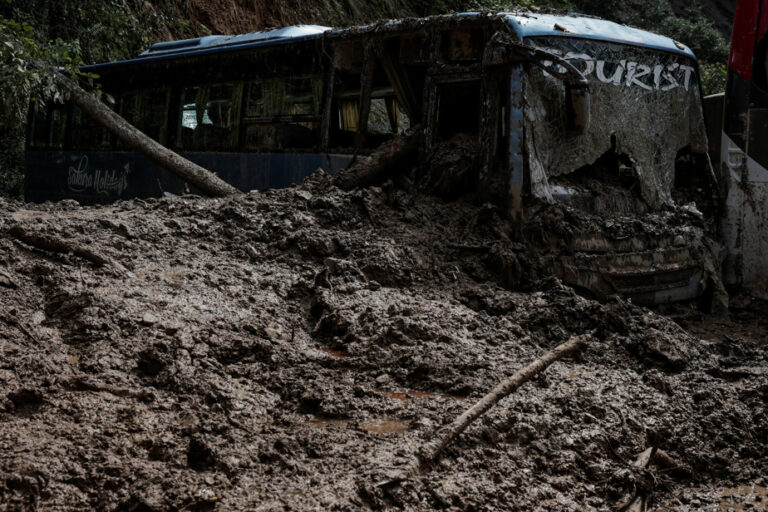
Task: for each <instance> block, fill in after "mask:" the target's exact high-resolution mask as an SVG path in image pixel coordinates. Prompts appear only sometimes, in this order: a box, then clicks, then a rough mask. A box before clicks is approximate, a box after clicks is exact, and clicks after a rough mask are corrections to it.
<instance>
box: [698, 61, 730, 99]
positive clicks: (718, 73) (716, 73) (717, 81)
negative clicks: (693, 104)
mask: <svg viewBox="0 0 768 512" xmlns="http://www.w3.org/2000/svg"><path fill="white" fill-rule="evenodd" d="M699 74H700V75H701V88H702V89H703V90H704V94H705V95H709V94H717V93H720V92H725V82H726V79H727V78H728V66H726V65H725V64H721V63H719V62H709V63H707V62H702V63H700V64H699Z"/></svg>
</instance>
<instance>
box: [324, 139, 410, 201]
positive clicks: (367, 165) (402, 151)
mask: <svg viewBox="0 0 768 512" xmlns="http://www.w3.org/2000/svg"><path fill="white" fill-rule="evenodd" d="M420 132H421V129H420V128H419V127H418V126H416V127H414V129H413V132H412V133H411V134H410V135H398V136H397V137H395V138H394V139H392V140H390V141H387V142H385V143H384V144H382V145H381V146H379V148H378V149H377V150H376V151H375V152H374V153H373V154H372V155H371V156H370V157H368V158H361V159H360V160H358V161H357V163H355V164H354V165H352V166H351V167H349V168H347V169H344V170H343V171H339V172H338V173H337V174H336V177H335V178H334V182H335V184H336V186H337V187H339V188H340V189H342V190H353V189H356V188H361V187H369V186H371V185H376V184H378V183H382V182H384V181H385V180H386V179H387V178H389V177H390V176H392V175H393V174H396V173H398V172H405V171H409V170H410V167H408V165H409V164H410V163H411V162H412V161H414V160H415V158H416V155H417V154H418V151H419V134H420Z"/></svg>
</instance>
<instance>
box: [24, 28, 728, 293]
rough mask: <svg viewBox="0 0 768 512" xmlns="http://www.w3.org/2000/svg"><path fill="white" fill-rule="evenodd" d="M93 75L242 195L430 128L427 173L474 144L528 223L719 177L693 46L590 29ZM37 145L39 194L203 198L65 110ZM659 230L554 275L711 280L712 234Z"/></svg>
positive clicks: (611, 208)
mask: <svg viewBox="0 0 768 512" xmlns="http://www.w3.org/2000/svg"><path fill="white" fill-rule="evenodd" d="M85 70H86V71H88V72H90V73H95V74H98V75H99V77H100V79H99V83H100V85H101V87H102V89H103V90H104V91H105V92H106V93H108V94H109V98H112V99H113V105H112V106H113V108H114V109H115V110H116V111H117V112H119V113H120V114H121V115H122V116H123V117H124V118H126V119H127V120H128V121H130V122H131V123H132V124H134V125H135V126H137V127H138V128H139V129H141V130H142V131H143V132H145V133H146V134H148V135H149V136H151V137H152V138H154V139H155V140H157V141H159V142H160V143H162V144H164V145H166V146H167V147H169V148H172V149H174V150H175V151H177V152H179V153H180V154H182V155H183V156H185V157H186V158H188V159H190V160H192V161H194V162H196V163H198V164H200V165H202V166H203V167H206V168H207V169H210V170H212V171H214V172H216V173H217V174H218V175H219V176H221V177H222V178H223V179H225V180H226V181H228V182H230V183H232V184H233V185H235V186H236V187H238V188H240V189H241V190H252V189H265V188H275V187H286V186H289V185H291V184H293V183H300V182H301V181H302V180H303V179H304V178H305V177H307V176H308V175H310V174H311V173H313V172H314V171H315V170H316V169H318V168H323V169H326V170H328V171H331V172H332V171H336V170H339V169H343V168H345V167H346V166H348V165H349V163H350V162H351V161H352V160H353V159H354V158H356V157H359V156H364V155H366V154H370V153H371V152H372V151H373V150H375V149H376V148H377V147H379V146H380V145H381V144H382V143H384V142H386V141H387V140H389V139H391V138H393V137H395V136H397V135H398V134H402V133H406V132H407V131H408V130H409V129H410V128H411V127H412V126H416V125H419V126H420V127H422V129H421V130H420V132H419V133H420V140H419V154H420V155H421V160H422V161H423V160H424V158H426V155H429V154H430V152H431V151H433V150H434V148H436V147H438V146H439V144H441V143H444V142H445V141H449V140H451V139H452V138H453V137H455V136H457V135H458V134H463V135H465V136H468V137H470V138H472V139H473V140H475V141H476V143H477V147H478V155H479V157H478V161H479V165H478V169H477V172H476V176H474V178H473V186H474V187H475V188H476V190H477V191H478V196H479V197H480V198H481V199H482V200H492V201H495V202H496V203H497V204H502V205H503V206H504V208H505V210H506V212H507V213H508V214H509V216H510V217H511V218H512V219H515V220H516V221H517V222H518V223H519V224H522V223H524V221H525V220H526V215H527V213H528V212H531V211H535V207H534V206H535V205H538V204H547V203H555V202H560V203H567V204H568V205H571V206H573V207H574V208H577V209H580V210H582V211H585V212H593V213H594V212H597V213H599V214H600V215H602V216H603V217H602V218H604V219H608V220H606V223H610V218H611V216H622V215H623V216H625V217H626V216H632V215H636V214H638V215H641V214H645V213H647V212H649V211H664V210H665V209H670V208H677V207H679V206H675V205H679V204H680V203H686V202H688V200H689V198H690V197H691V196H692V194H693V192H691V191H695V190H702V189H703V188H706V187H707V186H709V185H711V180H712V179H713V178H714V177H713V174H712V170H711V166H710V165H709V163H708V159H707V153H706V152H707V138H706V131H705V126H704V119H703V114H702V103H701V92H700V87H699V79H698V72H697V64H696V60H695V57H694V55H693V53H692V52H691V50H690V49H689V48H688V47H686V46H685V45H683V44H681V43H679V42H676V41H673V40H671V39H668V38H666V37H662V36H658V35H655V34H651V33H648V32H644V31H640V30H636V29H633V28H629V27H625V26H622V25H618V24H615V23H613V22H609V21H604V20H600V19H596V18H592V17H587V16H579V15H568V16H560V15H553V14H535V13H464V14H457V15H447V16H437V17H431V18H425V19H409V20H402V21H389V22H381V23H377V24H375V25H370V26H364V27H356V28H349V29H341V30H334V29H330V28H327V27H320V26H294V27H286V28H281V29H275V30H270V31H266V32H259V33H252V34H245V35H239V36H208V37H203V38H198V39H192V40H185V41H175V42H166V43H159V44H155V45H154V46H152V47H151V48H150V49H149V50H147V51H146V52H144V53H143V54H141V55H140V56H139V57H138V58H136V59H133V60H129V61H123V62H114V63H107V64H102V65H96V66H89V67H87V68H86V69H85ZM27 145H28V148H27V176H26V199H27V200H28V201H34V202H39V201H45V200H59V199H65V198H73V199H76V200H78V201H80V202H83V203H107V202H113V201H115V200H119V199H122V198H130V197H148V196H149V197H151V196H161V195H162V194H163V193H172V194H183V193H185V192H188V191H190V190H189V189H188V188H187V186H186V185H185V184H184V183H183V182H181V181H180V180H179V179H177V178H176V177H174V176H173V175H171V174H169V173H167V172H165V171H163V170H162V169H159V168H157V167H156V166H155V165H153V164H152V163H151V162H149V161H148V160H147V159H145V158H144V157H142V156H141V155H139V154H138V153H135V152H132V151H128V150H126V148H125V147H123V146H122V145H121V143H120V142H119V141H118V140H116V139H115V138H114V137H113V136H112V135H110V134H109V133H108V132H106V131H105V130H104V129H103V128H101V127H100V126H98V125H96V124H95V123H94V122H93V121H92V120H90V119H89V118H87V117H86V116H84V115H83V114H82V112H80V111H79V110H78V109H77V108H75V107H73V106H71V105H50V106H49V107H48V108H45V109H40V110H39V111H35V110H34V109H33V111H32V112H31V114H30V123H29V136H28V144H27ZM596 183H597V185H596ZM702 183H704V185H702ZM596 186H604V187H608V188H607V189H606V190H608V191H609V192H608V193H605V194H600V193H599V191H596V189H595V187H596ZM702 187H703V188H702ZM191 192H194V190H191ZM691 204H693V203H691ZM700 208H701V207H699V209H700ZM699 209H697V207H696V206H690V205H689V210H690V211H691V212H693V213H692V214H691V216H692V217H695V216H697V215H698V216H701V212H700V211H699ZM604 231H610V227H606V228H605V229H604ZM614 231H616V230H614ZM652 231H653V229H649V230H646V231H645V232H643V233H638V232H632V233H618V234H617V233H613V234H612V235H610V236H608V235H605V234H604V233H602V234H600V233H584V234H583V236H582V235H580V234H576V236H574V237H573V239H572V240H571V241H570V242H569V244H568V247H563V248H562V250H563V258H560V259H558V263H557V264H556V265H555V267H556V272H557V273H558V274H559V275H560V276H561V277H562V279H564V280H565V281H566V282H568V283H569V284H572V285H573V286H576V287H579V288H581V289H583V290H587V291H590V292H591V293H593V294H595V295H598V296H603V297H604V296H608V295H612V294H623V295H625V296H629V297H632V298H633V299H635V300H637V301H639V302H643V303H649V304H657V303H663V302H672V301H678V300H686V299H690V298H693V297H697V296H699V295H700V294H701V293H702V292H703V290H704V288H705V286H706V284H707V280H708V279H710V280H711V279H713V278H714V279H717V278H716V277H714V272H712V271H707V269H706V268H704V267H707V265H703V264H702V263H701V260H702V257H701V254H700V253H701V252H702V251H703V250H704V249H701V245H702V242H701V239H702V238H703V237H704V235H703V234H702V233H701V232H700V231H701V230H699V231H697V232H696V234H694V235H690V236H688V235H686V234H685V233H684V232H680V231H679V230H678V231H677V232H674V233H672V232H670V233H667V232H665V233H653V232H652ZM709 266H711V265H709ZM710 270H711V269H710ZM708 272H709V273H708Z"/></svg>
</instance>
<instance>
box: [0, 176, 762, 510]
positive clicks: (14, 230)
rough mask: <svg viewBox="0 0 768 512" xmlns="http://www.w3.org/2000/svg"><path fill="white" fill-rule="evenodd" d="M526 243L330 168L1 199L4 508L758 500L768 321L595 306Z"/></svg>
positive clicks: (674, 506)
mask: <svg viewBox="0 0 768 512" xmlns="http://www.w3.org/2000/svg"><path fill="white" fill-rule="evenodd" d="M548 208H551V210H542V211H541V212H540V215H542V216H547V215H555V214H557V215H561V216H567V215H570V216H576V215H577V214H576V213H574V211H573V210H572V209H570V208H568V207H564V206H559V207H548ZM554 208H558V210H555V209H554ZM542 218H543V217H542ZM568 222H570V221H569V220H568V219H567V218H562V219H561V225H562V226H564V227H565V226H566V225H567V224H568ZM669 222H672V220H671V219H670V220H669ZM679 222H680V226H683V225H684V224H685V223H686V219H682V220H680V221H679ZM550 224H551V223H550ZM531 225H532V226H535V222H534V223H533V224H531ZM582 228H584V226H580V227H579V230H580V231H581V230H582ZM595 229H598V228H595ZM599 229H608V228H606V227H605V226H603V227H602V228H599ZM681 229H682V227H681ZM511 230H512V227H511V226H510V225H508V223H507V221H505V220H504V219H503V216H502V215H500V213H499V212H498V211H497V210H496V209H495V208H493V207H491V206H474V205H472V204H469V203H464V202H451V203H448V202H443V201H441V200H438V199H435V198H434V197H428V196H422V195H411V194H407V193H405V192H402V191H399V190H396V189H394V188H391V187H384V188H376V187H374V188H368V189H364V190H355V191H351V192H343V191H341V190H339V189H337V188H336V187H334V186H333V185H332V183H331V181H330V179H329V178H328V177H327V176H325V175H323V174H322V173H317V174H315V175H314V176H313V177H312V178H311V179H310V180H308V182H307V183H305V185H303V186H302V187H294V188H289V189H284V190H279V191H268V192H263V193H257V192H254V193H250V194H246V195H243V196H240V197H235V198H228V199H215V200H209V199H201V198H196V197H178V198H165V199H162V200H145V201H142V200H132V201H126V202H122V203H119V204H117V205H113V206H108V207H87V208H85V207H80V206H79V205H78V204H76V203H74V202H67V201H64V202H61V203H57V204H55V205H51V204H43V205H26V206H22V205H18V204H10V203H7V202H0V233H2V235H1V236H0V424H1V425H2V428H0V510H32V509H54V508H67V509H99V510H121V511H130V510H157V511H162V510H179V509H186V510H214V509H218V510H254V509H255V510H316V509H322V510H325V509H332V508H336V509H341V510H358V509H365V508H374V509H389V508H398V507H402V508H407V509H410V510H434V509H452V510H455V509H519V510H612V509H614V508H615V507H616V506H617V505H618V504H620V503H624V502H629V501H631V500H635V499H640V500H650V502H651V503H652V504H653V505H654V506H655V505H658V506H663V507H664V508H665V509H666V510H700V509H704V508H706V507H710V508H715V507H718V506H720V505H721V504H726V505H727V504H732V503H736V504H739V503H742V504H743V503H751V504H755V503H758V505H757V506H762V505H760V504H759V502H758V501H757V500H758V498H760V496H761V493H763V494H764V490H765V487H767V486H768V481H766V480H765V475H766V474H768V452H767V451H766V446H768V443H767V441H768V416H767V415H766V403H767V401H768V360H767V359H766V350H765V345H764V340H765V338H764V333H765V332H766V327H768V326H767V325H766V324H765V322H764V321H762V320H759V318H760V317H759V316H752V317H750V318H752V319H753V320H754V323H753V324H749V327H747V326H746V325H745V324H743V325H742V327H741V330H738V329H736V328H733V327H731V326H730V323H729V322H730V321H729V320H727V319H722V318H710V317H704V318H703V317H702V315H701V313H700V312H698V311H696V310H695V309H690V308H687V307H683V306H677V307H675V308H673V309H671V310H670V311H669V313H670V314H671V315H672V316H673V317H674V318H675V319H677V322H675V321H673V320H672V319H670V318H668V317H665V316H662V315H661V314H660V313H656V312H653V311H650V310H648V309H645V308H641V307H639V306H637V305H633V304H632V303H630V302H627V301H625V300H622V299H619V298H616V297H607V298H606V299H605V300H604V301H602V302H598V301H595V300H590V299H588V298H585V297H582V296H580V295H578V294H577V293H576V292H575V291H574V290H573V289H572V288H570V287H567V286H565V285H564V284H562V283H561V282H560V281H559V280H557V279H556V278H553V277H551V272H548V271H547V265H549V263H550V262H551V260H547V259H546V258H542V257H540V256H541V255H540V254H539V253H536V251H533V252H532V251H529V250H528V249H529V248H528V247H527V246H526V245H525V244H522V243H520V242H515V241H513V239H511V238H510V237H509V233H510V232H511ZM574 233H575V231H574ZM529 234H530V233H529ZM41 240H43V241H47V242H48V243H47V244H45V243H40V241H41ZM96 256H98V257H99V259H98V261H95V260H96V259H97V258H96ZM736 304H737V305H740V304H742V303H741V302H738V301H737V302H736ZM755 307H758V308H763V309H761V311H763V314H764V312H765V309H764V305H760V304H758V305H757V306H755V304H751V305H750V308H753V309H754V308H755ZM745 309H746V307H745ZM740 314H742V313H740V312H735V313H734V316H733V321H737V320H740V316H739V315H740ZM744 314H746V313H744ZM702 320H704V321H702ZM747 331H748V332H749V335H747V334H746V332H747ZM592 332H594V334H593V339H592V341H591V342H590V343H589V344H588V346H587V347H586V348H585V349H584V350H583V351H581V352H580V353H579V354H576V355H574V356H573V357H569V358H565V359H562V360H560V361H558V362H556V363H554V364H553V365H552V366H551V367H550V368H549V369H548V370H547V371H546V372H545V373H542V374H540V375H539V376H538V377H536V378H535V379H534V380H533V381H532V382H529V383H527V384H525V385H523V386H522V387H520V388H519V389H518V390H517V391H516V392H515V393H513V394H512V395H510V396H509V397H507V398H505V399H503V400H502V401H501V402H500V403H499V404H498V405H496V406H495V407H493V408H492V409H490V410H489V411H488V412H487V413H486V414H485V415H484V416H483V417H481V418H480V419H478V420H477V421H475V422H474V423H473V424H471V425H470V426H469V428H468V429H467V430H466V431H464V432H463V433H462V434H461V435H460V436H458V437H457V438H456V439H455V440H454V441H453V442H452V443H451V444H449V445H448V446H447V447H446V449H445V450H444V452H443V453H442V454H441V456H440V457H439V458H438V459H437V460H436V462H435V464H434V465H433V466H432V467H431V469H430V470H428V471H424V472H422V473H420V474H418V475H416V476H413V477H411V478H408V479H405V480H402V479H398V478H397V476H398V475H401V474H402V472H403V471H404V470H405V469H407V468H408V467H409V465H410V464H411V463H412V461H413V457H414V456H415V454H416V451H417V450H418V449H419V447H420V446H423V445H424V443H426V442H428V441H429V440H430V439H431V438H432V435H433V434H434V433H435V432H436V431H437V430H438V429H439V428H440V427H441V426H443V425H446V424H449V423H451V422H452V421H453V420H454V419H456V418H457V417H458V416H459V415H461V414H462V412H464V411H465V410H466V409H468V408H469V407H471V406H472V405H473V404H474V403H475V401H477V400H478V399H479V398H480V397H482V396H483V395H485V394H486V393H487V392H488V391H490V390H491V389H492V388H493V387H494V386H496V385H497V384H498V383H500V382H501V381H503V380H504V379H505V378H507V377H509V376H511V375H512V374H514V373H515V372H516V371H518V370H520V369H522V368H523V367H525V366H527V365H528V364H529V363H531V362H532V361H534V360H536V359H537V358H539V357H540V356H541V355H542V354H543V353H544V352H546V351H548V350H551V349H553V348H554V347H556V346H558V345H559V344H561V343H564V342H566V341H567V340H568V339H569V338H571V337H572V336H579V335H583V334H587V333H592ZM761 339H762V343H763V344H761V343H760V341H761ZM648 449H651V451H648ZM643 453H645V457H638V456H639V455H641V454H643ZM643 460H644V462H642V461H643ZM637 461H641V462H642V463H640V464H635V462H637ZM745 489H751V491H747V490H745ZM750 493H751V494H750Z"/></svg>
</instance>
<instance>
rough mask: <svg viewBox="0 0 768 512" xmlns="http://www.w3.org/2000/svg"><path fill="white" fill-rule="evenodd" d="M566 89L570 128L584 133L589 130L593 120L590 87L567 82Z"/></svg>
mask: <svg viewBox="0 0 768 512" xmlns="http://www.w3.org/2000/svg"><path fill="white" fill-rule="evenodd" d="M565 91H566V96H565V101H566V103H567V105H566V108H567V111H568V128H570V129H571V130H573V131H576V132H578V133H584V132H586V131H587V130H589V124H590V122H591V121H592V96H591V95H590V94H589V87H585V86H582V85H572V84H566V88H565Z"/></svg>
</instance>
